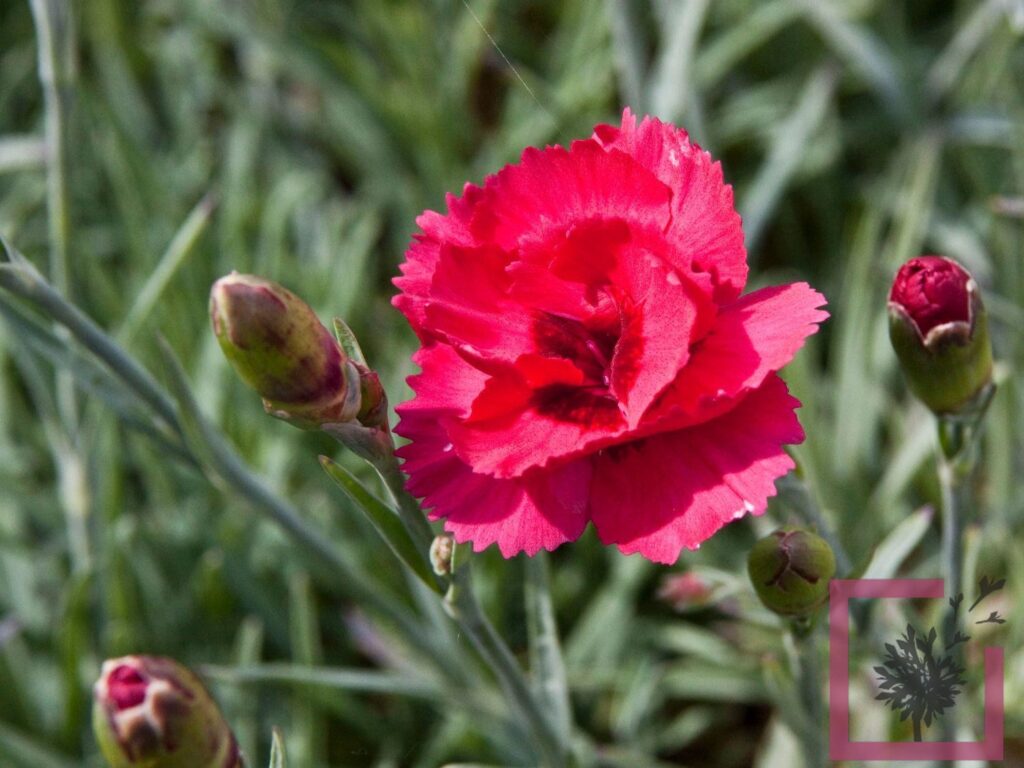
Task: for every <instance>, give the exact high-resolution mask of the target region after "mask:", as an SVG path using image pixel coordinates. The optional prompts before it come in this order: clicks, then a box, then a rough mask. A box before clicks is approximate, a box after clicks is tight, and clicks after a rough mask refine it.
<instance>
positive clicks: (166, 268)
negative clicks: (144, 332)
mask: <svg viewBox="0 0 1024 768" xmlns="http://www.w3.org/2000/svg"><path fill="white" fill-rule="evenodd" d="M216 204H217V203H216V198H215V197H214V196H213V194H212V193H209V192H208V193H207V194H205V195H204V196H203V198H202V199H201V200H200V201H199V202H198V203H196V206H195V208H193V209H192V211H191V213H189V215H188V217H187V218H186V219H185V221H184V222H183V223H182V225H181V228H180V229H178V231H177V233H176V234H175V235H174V238H173V239H172V240H171V242H170V245H168V246H167V250H166V251H164V253H163V255H162V256H161V257H160V261H159V262H158V263H157V265H156V269H154V270H153V272H152V273H151V274H150V276H149V278H148V279H147V280H146V282H145V284H144V285H143V286H142V287H141V288H140V289H139V291H138V294H137V295H136V297H135V302H134V303H133V304H132V306H131V309H129V310H128V313H127V314H126V315H125V318H124V321H123V322H122V323H121V330H120V332H119V333H118V339H119V341H120V342H121V343H122V344H125V345H126V346H127V345H129V344H131V341H132V339H134V338H135V335H136V334H137V333H138V332H139V330H140V329H141V328H142V325H143V324H144V323H145V321H146V319H147V318H148V317H149V315H150V313H151V312H152V311H153V307H155V306H156V304H157V302H158V301H159V300H160V297H161V296H162V295H163V292H164V291H165V290H166V288H167V286H168V285H169V284H170V282H171V280H172V279H173V278H174V276H175V274H177V272H178V270H179V269H180V268H181V266H182V264H184V263H185V260H186V259H187V258H188V257H189V256H190V255H191V254H192V253H193V252H194V250H195V245H196V243H197V242H198V241H199V238H200V237H201V236H202V234H203V232H205V231H206V228H207V226H208V225H209V223H210V216H211V215H212V214H213V210H214V208H215V207H216Z"/></svg>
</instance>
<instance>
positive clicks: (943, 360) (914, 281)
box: [889, 256, 992, 414]
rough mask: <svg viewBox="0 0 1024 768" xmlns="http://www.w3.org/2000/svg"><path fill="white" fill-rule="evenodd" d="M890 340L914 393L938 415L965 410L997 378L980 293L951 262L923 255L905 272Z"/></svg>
mask: <svg viewBox="0 0 1024 768" xmlns="http://www.w3.org/2000/svg"><path fill="white" fill-rule="evenodd" d="M889 336H890V338H891V339H892V345H893V349H894V350H895V351H896V356H897V357H898V358H899V361H900V365H901V367H902V368H903V373H904V375H905V376H906V379H907V385H908V386H909V387H910V390H911V392H913V393H914V395H916V396H917V397H918V399H920V400H921V401H922V402H923V403H924V404H925V405H927V406H928V407H929V408H930V409H931V410H932V411H934V412H935V413H940V414H949V413H956V412H958V411H960V410H962V409H964V408H965V407H966V406H968V405H969V404H970V403H971V402H972V401H973V400H974V399H975V398H976V397H977V396H978V395H979V394H981V393H982V392H983V391H984V390H985V389H986V388H987V387H988V385H989V383H990V381H991V379H992V346H991V343H990V342H989V337H988V319H987V316H986V313H985V308H984V306H983V305H982V301H981V293H980V291H979V290H978V284H977V283H976V282H975V281H974V278H972V277H971V275H970V274H969V273H968V272H967V270H965V269H964V268H963V267H961V266H960V265H959V264H957V263H956V262H955V261H953V260H952V259H947V258H944V257H942V256H921V257H919V258H916V259H911V260H910V261H908V262H907V263H906V264H904V265H903V266H902V267H900V271H899V272H898V273H897V274H896V279H895V280H894V281H893V285H892V291H891V292H890V294H889Z"/></svg>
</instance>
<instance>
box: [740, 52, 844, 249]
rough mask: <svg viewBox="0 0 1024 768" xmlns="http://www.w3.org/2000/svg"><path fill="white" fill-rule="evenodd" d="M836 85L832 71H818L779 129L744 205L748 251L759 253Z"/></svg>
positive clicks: (744, 224)
mask: <svg viewBox="0 0 1024 768" xmlns="http://www.w3.org/2000/svg"><path fill="white" fill-rule="evenodd" d="M835 83H836V73H835V71H834V70H833V69H832V68H831V67H822V68H820V69H818V70H817V71H816V72H815V73H814V74H813V75H811V77H810V79H808V81H807V83H806V85H804V89H803V91H802V92H801V94H800V99H799V100H798V101H797V105H796V107H795V108H794V109H793V111H792V112H791V113H790V115H789V117H788V118H786V121H785V122H784V123H782V125H780V126H779V127H778V129H777V131H776V133H775V141H774V142H773V143H772V146H771V149H770V150H769V152H768V156H767V157H766V158H765V160H764V163H762V165H761V168H760V170H758V172H757V176H756V177H755V178H754V181H753V182H752V183H751V185H750V188H749V189H748V190H747V193H746V195H744V197H743V201H742V202H741V204H740V213H741V214H742V216H743V231H744V234H745V236H746V244H747V250H748V251H750V252H755V251H756V248H757V242H758V240H759V239H760V237H761V233H762V232H763V231H764V228H765V226H766V225H767V223H768V221H769V219H770V218H771V215H772V212H773V211H774V210H775V206H776V205H777V204H778V202H779V198H780V197H781V196H782V193H783V191H784V190H785V188H786V185H787V184H788V183H789V180H790V178H792V176H793V174H794V173H795V172H796V169H797V167H798V166H799V164H800V160H801V158H803V156H804V153H805V152H806V150H807V142H808V141H810V139H811V136H812V135H813V134H814V131H815V130H816V129H817V128H818V126H819V125H820V124H821V121H822V120H823V119H824V117H825V112H826V110H827V109H828V105H829V104H830V103H831V101H832V94H833V91H834V90H835Z"/></svg>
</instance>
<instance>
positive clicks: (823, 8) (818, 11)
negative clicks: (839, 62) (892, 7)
mask: <svg viewBox="0 0 1024 768" xmlns="http://www.w3.org/2000/svg"><path fill="white" fill-rule="evenodd" d="M799 3H800V5H801V6H802V8H803V11H804V14H805V15H806V17H807V20H808V22H810V24H811V25H812V26H813V27H815V28H816V29H817V30H818V32H819V33H820V34H821V36H822V37H823V38H824V39H825V41H826V42H827V43H828V44H829V46H831V48H832V49H833V50H834V51H835V52H836V55H837V56H840V57H841V58H842V59H843V60H845V61H846V63H847V64H848V65H849V66H850V67H851V68H852V69H854V70H855V71H856V72H858V73H859V74H860V75H861V76H862V77H863V78H864V79H865V80H867V82H868V83H869V84H870V85H871V87H872V88H873V89H874V90H875V91H876V92H877V93H878V95H879V96H880V97H881V99H882V101H883V102H884V103H885V105H886V107H888V108H889V111H890V112H892V114H894V115H898V116H903V115H905V114H906V112H907V104H908V102H907V99H906V97H905V95H904V93H903V86H902V84H901V82H900V79H899V76H898V74H897V71H896V65H895V64H894V63H893V57H892V54H891V53H890V52H889V50H888V49H887V48H886V47H885V45H884V44H883V43H882V42H881V41H880V40H879V39H878V38H877V37H875V36H874V35H873V34H872V33H871V32H869V31H868V30H867V29H864V28H863V27H861V26H860V25H859V24H857V23H855V22H853V21H850V20H849V19H846V18H844V17H843V16H842V15H841V14H840V13H839V11H838V10H837V9H836V6H835V4H834V3H833V2H832V0H799Z"/></svg>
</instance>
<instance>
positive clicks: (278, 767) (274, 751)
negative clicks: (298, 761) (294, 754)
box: [269, 727, 288, 768]
mask: <svg viewBox="0 0 1024 768" xmlns="http://www.w3.org/2000/svg"><path fill="white" fill-rule="evenodd" d="M269 768H288V759H287V758H286V756H285V753H284V738H283V737H282V736H281V729H280V728H277V727H275V728H274V731H273V735H272V736H271V740H270V766H269Z"/></svg>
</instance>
